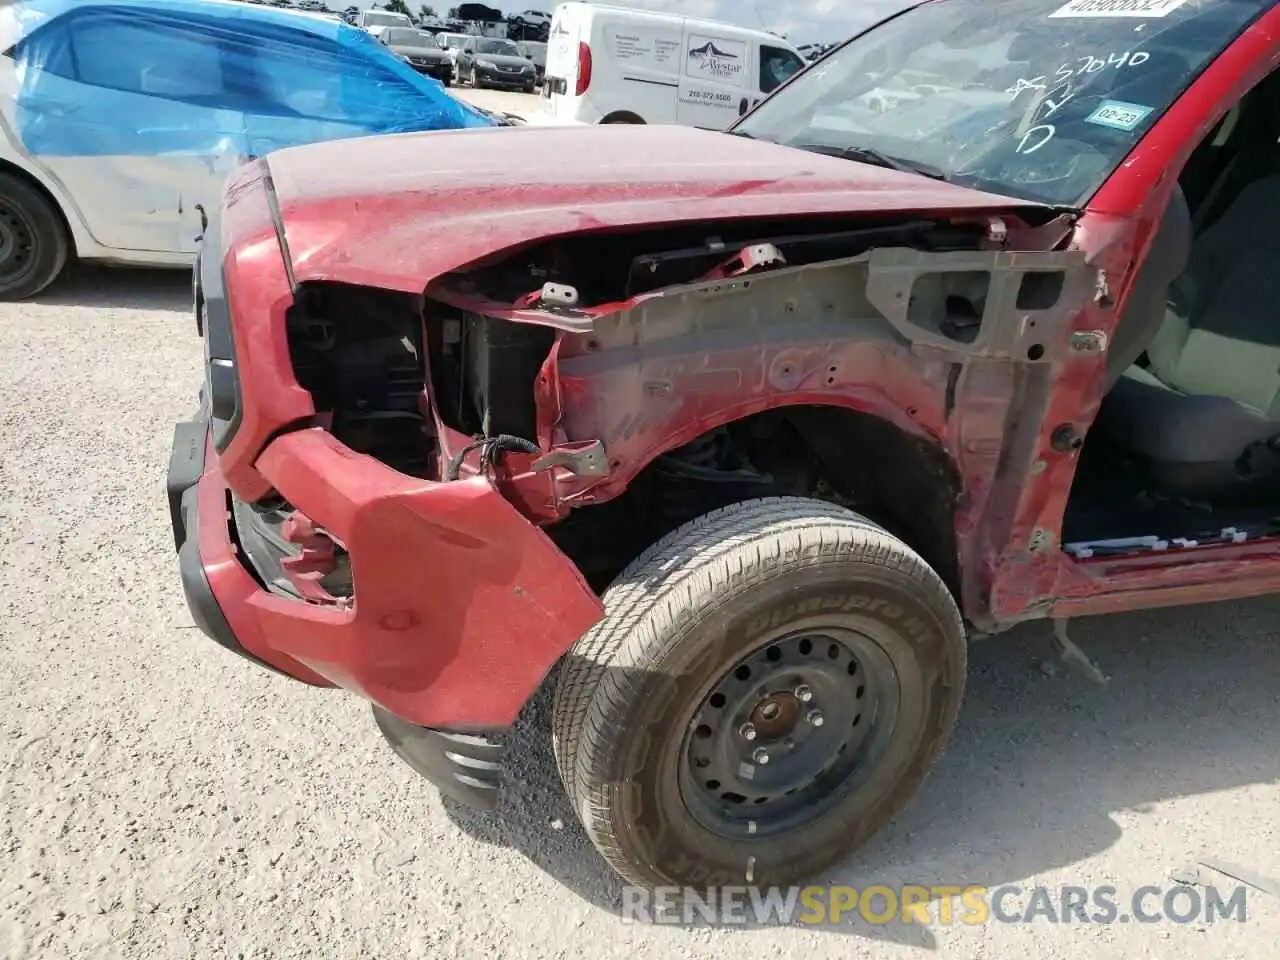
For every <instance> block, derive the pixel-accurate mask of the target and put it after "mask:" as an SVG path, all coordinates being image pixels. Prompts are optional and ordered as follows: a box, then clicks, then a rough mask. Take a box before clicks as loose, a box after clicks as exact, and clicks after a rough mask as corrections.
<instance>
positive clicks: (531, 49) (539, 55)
mask: <svg viewBox="0 0 1280 960" xmlns="http://www.w3.org/2000/svg"><path fill="white" fill-rule="evenodd" d="M516 49H517V50H519V51H520V55H521V56H522V57H525V58H526V59H528V60H530V61H531V62H532V63H533V69H534V72H535V73H536V74H537V82H538V83H541V82H542V78H543V76H544V75H545V74H546V71H547V45H546V44H545V43H540V42H539V41H537V40H517V41H516Z"/></svg>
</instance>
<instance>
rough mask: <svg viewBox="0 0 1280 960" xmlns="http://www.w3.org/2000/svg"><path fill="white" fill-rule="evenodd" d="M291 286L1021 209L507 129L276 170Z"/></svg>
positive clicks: (639, 129) (915, 179)
mask: <svg viewBox="0 0 1280 960" xmlns="http://www.w3.org/2000/svg"><path fill="white" fill-rule="evenodd" d="M267 159H268V164H269V167H270V170H271V176H272V180H273V182H274V185H275V191H276V196H277V200H278V203H279V209H280V211H281V217H282V219H283V221H284V227H285V235H286V238H287V240H288V245H289V251H290V256H291V257H292V260H293V268H294V275H295V277H296V279H297V280H299V281H307V280H339V281H344V282H347V283H358V284H368V285H371V286H380V287H386V288H389V289H395V290H403V291H406V292H418V291H421V290H422V289H423V287H424V286H425V285H426V284H427V283H428V282H430V281H431V280H433V279H435V278H436V277H438V276H440V275H442V274H444V273H448V272H449V271H451V270H456V269H458V268H459V267H463V266H465V265H467V264H469V263H472V262H473V261H476V260H479V259H481V258H484V257H486V256H488V255H490V254H493V253H497V252H499V251H502V250H507V249H510V248H513V247H517V246H520V245H522V244H525V243H529V242H531V241H535V240H539V239H542V238H545V237H549V236H555V235H563V234H569V233H577V232H582V231H589V230H609V229H617V228H624V227H644V226H654V225H662V224H667V223H676V222H688V221H712V220H725V219H730V218H738V217H776V216H786V215H797V216H801V215H838V214H848V213H855V214H856V213H870V214H875V215H879V214H886V213H900V212H911V213H921V214H934V213H936V214H942V215H956V214H961V213H965V212H978V211H983V212H985V211H991V212H1011V211H1016V210H1019V209H1022V210H1025V209H1028V208H1036V207H1037V205H1036V204H1033V203H1028V202H1026V201H1024V200H1016V199H1013V198H1010V197H1003V196H998V195H995V194H990V193H983V192H981V191H978V190H972V189H969V188H967V187H961V186H957V185H954V184H949V183H943V182H939V181H936V180H931V179H929V178H927V177H923V176H918V175H916V174H911V173H899V172H897V171H894V170H886V169H883V168H880V167H874V166H869V165H867V164H862V163H855V162H852V161H849V160H844V159H841V158H838V157H828V156H820V155H818V154H813V153H808V152H806V151H802V150H795V149H792V148H789V147H782V146H778V145H776V144H772V143H766V142H762V141H757V140H748V139H746V138H742V137H735V136H730V135H727V134H723V133H715V132H712V131H705V130H698V129H695V128H692V127H679V126H631V125H625V124H623V125H608V126H595V127H587V126H580V127H539V126H525V127H508V128H498V129H490V130H467V131H447V132H439V133H427V134H408V135H397V136H389V137H377V138H368V139H360V140H345V141H338V142H333V143H323V144H317V145H314V146H308V147H303V148H298V149H291V150H283V151H280V152H278V153H274V154H271V155H270V156H269V157H268V158H267Z"/></svg>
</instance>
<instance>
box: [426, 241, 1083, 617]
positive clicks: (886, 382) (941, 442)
mask: <svg viewBox="0 0 1280 960" xmlns="http://www.w3.org/2000/svg"><path fill="white" fill-rule="evenodd" d="M1041 236H1042V237H1046V236H1051V237H1054V238H1055V239H1056V238H1058V237H1060V233H1059V234H1052V233H1051V234H1041ZM984 237H985V234H984V233H983V232H981V231H979V232H978V233H977V234H975V235H974V237H973V238H972V239H971V240H970V243H971V245H972V246H973V247H974V249H969V250H946V251H939V252H934V251H930V250H921V249H913V248H909V247H901V246H898V247H879V248H873V249H870V250H868V251H866V252H864V253H860V254H858V255H856V256H851V257H842V258H838V259H834V260H829V261H820V262H816V263H809V264H805V265H802V266H779V265H777V264H778V258H777V257H772V256H771V257H770V258H766V259H767V260H768V261H769V262H768V263H767V264H763V266H764V268H763V269H748V270H746V271H742V272H740V273H738V275H735V276H726V275H724V274H723V273H721V274H718V275H715V276H714V277H713V279H709V280H702V281H699V282H694V283H685V284H678V285H675V286H671V287H667V288H663V289H659V290H655V291H651V292H646V293H643V294H640V295H638V296H635V297H632V298H630V299H628V300H625V301H620V302H608V303H603V304H597V305H594V306H585V307H578V308H574V309H573V310H572V311H567V310H565V309H563V308H560V307H557V306H555V305H541V306H539V305H536V304H535V305H526V306H516V305H515V304H514V303H506V304H504V303H501V302H499V301H497V300H495V299H492V298H489V297H486V296H484V294H483V293H482V292H481V291H480V290H478V289H477V287H478V285H479V284H478V283H477V280H476V278H475V277H474V276H465V277H464V278H457V277H456V276H455V277H449V278H445V279H444V281H443V282H441V283H439V284H437V285H435V286H433V287H432V288H431V289H429V290H428V298H429V300H431V301H435V302H436V303H439V304H442V305H446V304H447V305H448V306H449V307H450V308H452V309H455V310H462V311H465V315H466V316H468V317H474V316H476V315H483V316H486V317H488V318H491V320H492V321H499V322H503V321H516V323H515V324H513V325H512V326H513V327H514V326H520V325H523V324H545V325H547V326H551V327H554V328H556V329H557V334H556V336H555V340H554V343H553V344H551V345H550V346H549V347H547V348H541V347H539V348H537V349H539V350H541V349H545V350H546V354H545V360H544V361H543V362H542V364H541V369H540V370H539V372H538V374H537V378H536V380H535V381H534V383H533V390H532V398H533V402H532V407H531V408H530V409H528V410H526V411H525V414H524V418H525V419H524V421H523V422H524V425H525V429H526V430H531V431H534V433H532V434H528V435H531V436H534V435H536V439H537V442H538V445H539V447H540V448H541V449H543V450H552V449H555V448H557V447H559V446H563V445H566V444H576V445H583V444H592V443H596V442H598V443H599V444H601V445H602V446H603V450H604V452H605V456H606V457H607V462H608V472H607V475H604V476H598V475H592V474H590V473H579V474H574V473H571V472H568V471H557V474H556V476H555V477H554V478H547V477H545V476H544V477H541V478H536V479H535V477H534V476H533V475H532V474H531V472H530V471H529V470H528V467H529V465H530V463H531V461H530V460H525V459H524V458H514V462H511V463H508V464H507V466H508V468H509V469H508V470H507V477H508V480H509V482H511V483H514V484H515V485H516V486H517V487H524V488H525V489H526V490H532V489H537V490H538V491H539V493H538V495H537V496H536V497H533V498H532V499H534V500H536V501H537V502H538V504H539V507H538V512H540V513H541V514H542V515H543V516H546V517H548V518H550V517H556V518H563V517H564V516H565V514H566V512H567V511H568V510H569V509H571V508H573V507H578V506H587V505H591V504H602V503H605V502H608V501H610V500H612V499H614V498H616V497H619V496H621V495H623V494H624V493H625V492H626V491H627V490H628V488H629V487H630V486H631V484H632V483H633V482H635V481H636V478H637V476H638V475H640V474H641V473H642V472H643V471H645V470H646V468H648V467H649V466H650V465H651V464H653V463H654V462H655V460H657V459H658V458H660V457H662V456H663V455H664V454H666V453H668V452H669V451H672V450H675V449H677V448H681V447H683V446H684V445H686V444H689V443H691V442H692V441H694V440H695V439H697V438H699V437H701V436H703V435H705V434H707V433H708V431H713V430H715V429H716V428H718V427H722V426H724V425H727V424H732V423H735V422H738V421H742V420H743V419H744V418H749V417H752V416H753V415H758V414H761V413H763V412H766V411H775V410H782V409H789V408H797V407H835V408H843V409H846V410H849V411H855V412H857V413H860V414H865V415H867V416H870V417H874V418H876V419H877V420H880V421H883V422H884V423H887V424H890V425H892V427H893V428H894V429H895V430H897V431H900V432H901V433H902V434H904V435H906V436H908V437H912V438H915V440H916V441H918V442H920V443H922V444H926V445H928V446H931V447H934V448H937V449H939V450H941V451H943V453H944V454H945V458H946V459H947V460H948V461H949V462H950V463H951V464H952V469H953V470H954V471H955V473H956V475H957V476H958V477H962V478H963V488H964V490H965V493H964V496H963V498H962V502H957V503H955V504H953V506H952V508H953V510H954V515H955V521H954V522H955V525H956V543H957V549H958V550H959V551H960V552H961V556H959V557H958V558H949V559H950V560H951V561H952V562H955V561H957V560H958V567H959V569H961V570H963V571H965V577H964V583H963V586H962V589H961V593H962V596H963V600H964V606H965V608H966V611H967V612H968V613H969V614H970V615H971V616H974V617H980V616H981V615H982V613H983V611H984V609H985V603H986V601H987V598H988V596H989V590H990V587H991V583H992V580H993V578H994V567H995V563H996V561H997V559H998V558H999V557H1000V556H1001V555H1002V554H1003V553H1004V552H1005V551H1006V549H1007V547H1008V542H1007V541H1008V537H1009V534H1010V529H1011V523H1012V518H1011V517H1009V516H1008V515H1007V514H1006V513H1005V512H1002V511H1000V510H994V511H991V510H988V498H989V495H990V492H991V491H992V490H993V489H994V488H995V487H996V485H997V484H998V483H1000V482H1001V481H1002V480H1003V481H1005V482H1008V483H1010V484H1015V483H1019V482H1021V481H1020V480H1019V479H1018V477H1021V478H1025V476H1026V475H1027V474H1028V473H1029V472H1030V471H1031V470H1032V463H1033V461H1034V459H1035V452H1036V448H1037V444H1038V437H1039V434H1040V430H1041V427H1042V421H1043V415H1044V413H1045V411H1046V402H1047V398H1048V396H1049V394H1050V390H1049V384H1050V383H1051V382H1052V379H1053V377H1054V376H1055V372H1056V371H1058V370H1059V369H1060V367H1061V365H1062V364H1063V363H1064V362H1066V361H1067V359H1068V357H1070V355H1071V351H1072V346H1071V344H1072V321H1073V319H1074V318H1075V317H1076V315H1078V314H1079V313H1080V312H1081V310H1082V309H1083V307H1084V306H1085V305H1086V304H1087V302H1088V301H1089V299H1090V297H1091V296H1092V295H1093V291H1094V289H1095V286H1096V272H1095V271H1094V270H1092V269H1091V268H1090V267H1089V266H1088V265H1087V263H1086V257H1085V254H1084V253H1082V252H1080V251H1054V250H1018V249H1014V250H1009V249H1003V248H996V247H994V245H992V244H990V243H989V242H988V241H986V240H985V239H984ZM753 246H755V247H758V246H759V245H758V244H757V245H753ZM983 247H987V248H986V249H983ZM743 249H748V250H749V249H752V247H744V248H743ZM725 256H726V254H724V253H722V254H721V255H720V258H721V260H722V261H724V260H725ZM743 265H746V264H745V263H744V264H743ZM757 265H760V264H757ZM455 280H456V281H457V282H456V284H455ZM524 302H525V303H526V304H528V303H529V302H530V301H529V300H525V301H524ZM473 322H474V321H473ZM525 382H528V381H525ZM439 386H440V385H439V384H437V385H436V387H437V389H436V393H437V395H438V394H439V392H440V391H439ZM446 409H447V406H446ZM506 422H511V421H510V420H508V421H506Z"/></svg>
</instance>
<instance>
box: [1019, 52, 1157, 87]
mask: <svg viewBox="0 0 1280 960" xmlns="http://www.w3.org/2000/svg"><path fill="white" fill-rule="evenodd" d="M1150 59H1151V54H1149V53H1147V52H1146V51H1145V50H1135V51H1132V52H1130V51H1128V50H1126V51H1124V52H1123V53H1110V54H1107V55H1106V58H1105V59H1104V58H1103V57H1095V56H1092V55H1090V56H1087V57H1079V58H1077V59H1076V60H1072V61H1070V62H1068V63H1064V64H1063V65H1062V66H1060V67H1059V68H1058V69H1057V70H1056V71H1054V74H1053V81H1052V82H1054V83H1062V82H1063V81H1066V80H1070V79H1071V78H1072V77H1080V76H1084V75H1085V74H1088V73H1099V72H1101V71H1102V70H1104V69H1106V68H1107V67H1115V69H1117V70H1119V69H1121V68H1123V67H1126V66H1127V67H1140V66H1142V65H1143V64H1144V63H1146V62H1147V61H1148V60H1150ZM1048 80H1049V77H1048V76H1047V75H1041V76H1038V77H1033V78H1031V79H1026V78H1019V79H1018V81H1017V82H1016V83H1015V84H1014V85H1013V86H1012V87H1010V88H1009V89H1008V90H1006V91H1005V93H1007V94H1010V95H1011V96H1015V97H1016V96H1017V95H1018V94H1020V93H1022V91H1024V90H1043V89H1044V88H1045V86H1047V81H1048Z"/></svg>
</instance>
